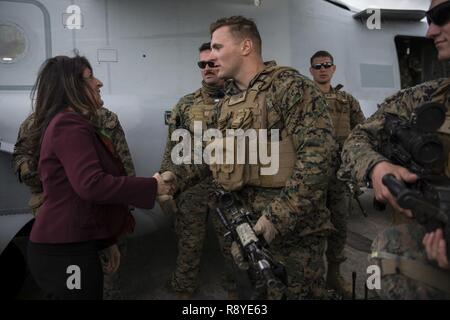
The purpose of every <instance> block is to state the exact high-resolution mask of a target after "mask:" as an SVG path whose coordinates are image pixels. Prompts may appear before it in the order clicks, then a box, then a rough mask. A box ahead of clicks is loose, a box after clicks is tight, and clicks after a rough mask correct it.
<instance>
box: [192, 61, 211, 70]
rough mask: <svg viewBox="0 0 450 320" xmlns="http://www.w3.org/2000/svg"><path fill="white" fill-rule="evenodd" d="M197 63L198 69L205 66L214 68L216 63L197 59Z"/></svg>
mask: <svg viewBox="0 0 450 320" xmlns="http://www.w3.org/2000/svg"><path fill="white" fill-rule="evenodd" d="M197 65H198V67H199V68H200V69H205V68H206V66H208V67H210V68H214V67H215V66H216V64H215V63H214V62H213V61H199V62H197Z"/></svg>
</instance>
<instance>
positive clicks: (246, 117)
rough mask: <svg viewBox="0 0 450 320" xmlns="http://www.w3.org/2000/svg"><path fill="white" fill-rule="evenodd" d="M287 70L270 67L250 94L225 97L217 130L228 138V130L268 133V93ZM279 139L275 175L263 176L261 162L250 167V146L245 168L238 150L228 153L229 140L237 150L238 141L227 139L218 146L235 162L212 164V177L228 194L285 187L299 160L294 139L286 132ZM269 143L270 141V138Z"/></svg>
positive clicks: (248, 90) (243, 93) (248, 91)
mask: <svg viewBox="0 0 450 320" xmlns="http://www.w3.org/2000/svg"><path fill="white" fill-rule="evenodd" d="M287 70H293V69H292V68H287V67H270V68H268V69H266V71H265V74H266V75H267V76H266V77H261V78H260V79H258V80H256V81H255V82H254V83H253V84H252V85H251V86H250V87H249V88H248V89H247V90H245V91H243V92H241V93H239V94H237V95H233V96H228V97H226V98H225V99H224V101H223V103H222V108H221V110H220V114H219V119H218V129H219V130H220V131H222V134H223V135H225V131H226V130H227V129H235V130H236V129H242V130H244V131H245V130H247V129H256V131H257V132H258V130H259V129H267V107H266V96H267V93H268V90H269V88H270V86H271V84H272V82H273V81H274V79H276V77H277V76H278V75H279V74H280V73H281V72H284V71H287ZM258 135H259V132H258ZM280 138H281V141H279V170H278V173H277V174H275V175H261V174H260V170H261V168H263V167H264V165H262V164H261V163H260V162H259V159H258V161H257V164H250V163H249V159H250V150H249V147H248V145H246V150H245V164H239V162H238V159H237V157H238V154H237V150H236V149H237V148H233V149H232V150H227V143H226V140H227V139H234V146H237V138H236V137H226V136H225V137H224V138H223V139H218V140H219V141H218V145H219V146H220V147H223V155H224V156H225V155H227V154H230V153H231V156H232V157H233V159H234V161H233V164H226V163H224V164H217V163H212V164H211V165H210V169H211V171H212V174H213V177H214V178H215V179H216V181H217V182H218V183H219V184H220V185H221V186H222V187H223V188H224V189H226V190H228V191H234V190H239V189H241V188H243V187H244V186H247V185H248V186H257V187H263V188H281V187H284V186H285V184H286V181H287V180H288V179H289V178H290V177H291V175H292V171H293V168H294V165H295V161H296V159H297V156H296V152H295V149H294V145H293V143H292V138H291V136H289V135H288V133H287V131H286V129H283V130H282V132H281V134H280ZM258 139H259V138H258ZM267 141H269V138H268V139H267ZM247 142H249V139H248V140H247V139H246V143H247ZM254 142H255V141H253V143H254ZM258 144H259V143H258ZM267 150H268V153H269V154H270V142H267ZM253 156H254V154H253ZM256 158H257V157H256ZM224 162H225V161H224ZM267 166H269V165H267Z"/></svg>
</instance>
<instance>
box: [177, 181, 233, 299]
mask: <svg viewBox="0 0 450 320" xmlns="http://www.w3.org/2000/svg"><path fill="white" fill-rule="evenodd" d="M211 188H212V178H207V179H205V180H203V181H201V182H200V183H198V184H196V185H195V186H193V187H191V188H189V189H188V190H186V191H185V192H183V193H182V194H181V195H180V196H178V197H177V199H176V200H177V206H178V213H177V215H176V217H175V232H176V235H177V238H178V256H177V263H176V269H175V271H174V273H173V274H172V277H171V280H170V283H171V286H172V288H173V289H174V290H175V291H176V292H188V293H193V292H194V291H195V289H196V288H197V286H198V283H197V282H198V276H199V271H200V262H201V255H202V249H203V244H204V241H205V236H206V229H207V219H208V208H209V207H208V205H209V197H208V195H209V192H210V191H211ZM211 218H212V222H213V225H214V228H215V230H216V233H217V235H218V237H219V243H220V246H221V249H222V251H223V256H224V257H225V259H226V260H228V261H231V259H232V258H231V254H230V247H231V243H229V242H226V241H225V239H224V238H223V234H225V232H226V231H225V230H224V227H222V226H221V223H220V221H219V220H218V218H216V217H215V215H211ZM227 265H230V264H229V263H227ZM222 277H223V281H222V284H223V286H224V289H225V290H235V288H236V285H235V282H234V280H233V276H232V271H231V269H229V270H226V271H225V273H224V275H222Z"/></svg>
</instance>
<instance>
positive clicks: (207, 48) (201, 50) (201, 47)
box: [198, 42, 211, 52]
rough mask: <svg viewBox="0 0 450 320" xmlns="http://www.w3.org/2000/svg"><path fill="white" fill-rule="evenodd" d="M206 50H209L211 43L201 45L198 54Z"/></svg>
mask: <svg viewBox="0 0 450 320" xmlns="http://www.w3.org/2000/svg"><path fill="white" fill-rule="evenodd" d="M206 50H211V42H205V43H202V45H201V46H200V47H199V48H198V52H203V51H206Z"/></svg>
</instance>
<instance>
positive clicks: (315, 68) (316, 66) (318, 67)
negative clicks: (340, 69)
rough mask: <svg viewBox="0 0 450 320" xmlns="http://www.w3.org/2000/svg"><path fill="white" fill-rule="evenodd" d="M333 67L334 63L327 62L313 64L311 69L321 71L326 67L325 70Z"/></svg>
mask: <svg viewBox="0 0 450 320" xmlns="http://www.w3.org/2000/svg"><path fill="white" fill-rule="evenodd" d="M332 66H334V64H333V63H331V62H325V63H317V64H313V65H312V66H311V68H313V69H314V70H320V69H322V67H324V68H325V69H330V68H331V67H332Z"/></svg>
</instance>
